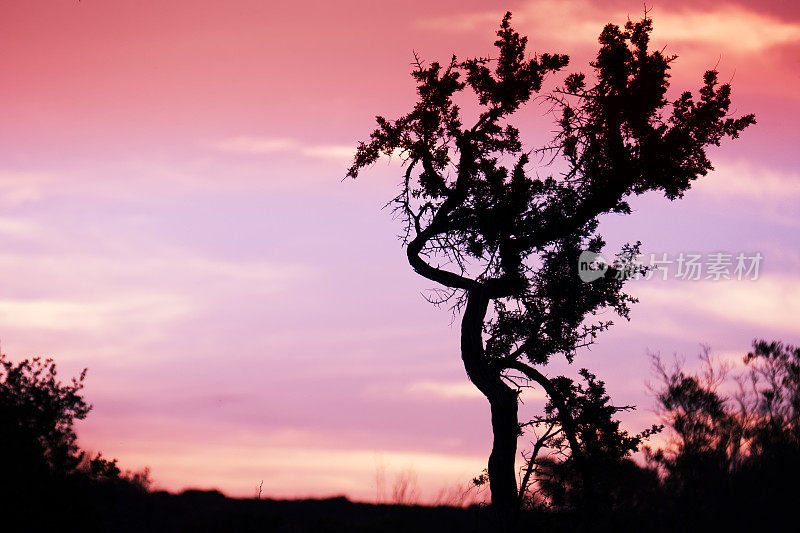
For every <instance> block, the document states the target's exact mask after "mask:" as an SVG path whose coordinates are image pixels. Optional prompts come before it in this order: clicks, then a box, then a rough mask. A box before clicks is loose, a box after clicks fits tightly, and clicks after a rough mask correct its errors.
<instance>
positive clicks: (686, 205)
mask: <svg viewBox="0 0 800 533" xmlns="http://www.w3.org/2000/svg"><path fill="white" fill-rule="evenodd" d="M648 9H651V11H650V16H651V17H652V18H653V20H654V25H655V31H654V42H653V46H654V48H658V49H662V48H664V49H665V53H674V54H678V56H679V59H678V60H677V61H676V63H675V64H674V69H673V78H672V83H673V88H674V89H675V90H676V91H677V90H685V89H692V90H696V89H697V88H698V87H699V84H700V81H701V77H702V73H703V71H704V70H705V69H707V68H713V67H715V66H716V68H717V69H718V70H719V72H720V79H721V80H723V81H726V82H727V81H731V82H732V84H733V87H734V90H733V100H734V105H733V106H732V107H733V111H734V112H735V113H736V114H737V115H738V114H743V113H750V112H752V113H755V114H756V118H757V120H758V124H757V125H756V126H754V127H751V128H749V129H748V130H746V131H745V132H744V133H743V135H742V138H741V139H739V140H737V141H734V142H728V143H725V144H723V146H722V147H721V148H719V149H716V148H715V149H714V150H712V151H711V155H712V161H713V162H714V164H715V167H716V169H717V170H716V172H714V173H713V174H712V175H710V176H708V177H707V178H705V179H702V180H701V181H699V182H698V183H697V185H696V187H694V188H693V189H692V190H691V191H689V193H688V194H687V195H686V197H685V198H684V199H682V200H680V201H675V202H668V201H667V200H665V199H664V198H663V197H658V196H657V195H653V196H645V197H642V198H639V199H637V200H635V201H634V202H633V207H634V209H635V212H634V214H633V215H631V216H628V217H607V218H605V219H604V220H603V225H602V226H601V232H602V233H603V234H604V235H605V236H606V238H607V240H608V242H609V245H610V249H611V250H613V249H614V248H615V247H618V246H619V245H620V244H621V243H623V242H628V241H636V240H641V241H642V242H643V248H644V249H645V250H646V251H647V252H648V253H649V252H654V253H658V254H662V253H667V254H669V256H672V257H674V256H677V255H678V254H679V253H681V252H684V253H701V254H710V253H715V252H724V253H730V254H734V255H735V254H738V253H740V252H743V253H746V254H748V255H752V254H754V253H756V252H758V253H760V254H761V255H762V256H763V257H764V259H763V261H762V263H761V268H760V272H759V274H760V275H759V278H758V279H757V280H755V281H753V280H742V281H739V280H729V281H711V280H708V281H705V280H703V281H685V280H679V279H678V280H676V279H672V280H670V281H666V282H665V281H658V280H652V281H632V282H630V285H629V289H630V292H632V293H633V294H634V295H637V296H639V297H640V299H641V302H640V303H638V304H636V305H635V306H634V308H633V311H632V313H631V320H630V322H629V323H624V320H619V321H618V324H617V325H615V327H614V328H612V330H611V331H610V332H608V333H606V334H605V335H604V336H602V337H601V338H600V339H599V343H598V344H597V345H596V346H594V347H592V349H591V350H585V351H583V352H581V353H579V355H578V357H577V358H576V361H575V365H574V367H572V368H570V367H567V366H566V365H564V364H561V363H560V362H558V363H557V364H555V365H554V366H553V367H552V368H550V369H549V370H548V374H549V375H556V374H557V373H563V372H567V373H569V374H570V375H572V374H575V373H576V372H577V370H578V369H579V368H581V367H584V366H585V367H588V368H590V369H592V370H593V371H594V372H596V373H597V374H598V376H599V377H600V378H602V379H605V380H606V382H607V384H608V388H609V391H610V393H611V395H612V397H613V398H614V401H615V403H618V404H636V405H638V406H639V410H638V411H636V412H635V413H633V414H629V415H626V416H625V417H624V421H625V423H626V427H629V428H630V429H632V430H639V429H642V428H644V427H645V426H647V425H649V424H651V423H653V422H654V421H656V419H655V415H654V414H653V412H652V411H651V409H652V407H653V399H652V398H651V397H649V396H648V395H647V394H646V387H645V383H646V381H647V380H648V377H649V370H648V358H647V352H648V350H649V351H654V352H661V353H662V354H664V355H666V356H671V355H672V354H673V353H677V354H683V355H685V356H687V357H688V358H690V359H691V358H692V357H693V356H694V354H695V353H697V352H698V350H699V344H700V343H707V344H709V345H711V347H712V349H713V350H714V352H715V353H717V354H719V355H720V356H721V357H723V358H726V359H729V360H731V361H736V360H738V359H739V358H740V357H741V356H742V355H743V354H744V353H746V351H747V349H748V348H749V346H750V342H751V340H752V339H753V338H756V337H764V338H768V339H773V338H774V339H782V340H784V341H786V342H790V343H795V344H797V343H800V320H798V318H800V246H798V245H800V238H798V232H800V207H798V206H799V205H800V170H798V162H800V156H799V155H798V150H799V148H798V147H800V133H799V132H800V130H799V129H798V127H797V124H798V123H800V5H798V4H797V3H796V2H791V1H785V2H782V1H778V0H772V1H758V2H756V1H749V2H744V1H743V2H719V1H705V0H692V1H685V0H672V1H670V2H653V3H652V5H651V4H648ZM506 10H510V11H512V12H513V13H514V18H513V22H514V25H515V27H516V28H517V29H518V30H519V31H520V32H521V33H523V34H527V35H529V37H530V50H531V51H532V52H560V53H567V54H569V55H570V57H571V64H570V67H569V68H568V71H572V70H582V71H585V70H587V68H588V61H589V60H590V59H591V57H592V55H593V54H594V53H595V52H596V42H597V41H596V39H597V35H598V34H599V32H600V30H601V29H602V27H603V25H604V24H605V23H607V22H612V21H613V22H615V23H620V24H622V23H624V22H625V21H626V20H627V18H628V16H630V17H631V18H636V17H640V16H641V14H642V4H641V2H639V1H636V2H633V1H629V2H622V1H606V2H590V1H589V0H585V1H583V0H566V1H557V0H548V1H508V2H503V3H500V2H489V1H481V2H478V1H472V0H470V1H454V0H453V1H451V0H448V1H443V2H429V1H427V2H422V1H410V2H367V1H345V2H331V1H326V2H321V1H320V2H316V1H314V2H304V3H290V2H271V1H266V0H261V1H256V0H226V1H222V0H217V1H211V0H191V1H190V0H157V1H156V0H83V1H82V2H78V1H77V0H0V49H1V50H2V53H0V80H1V81H2V83H0V113H2V120H0V342H1V343H2V351H3V352H4V353H6V354H7V355H8V356H9V357H10V358H11V359H13V360H19V359H22V358H24V357H27V356H32V355H43V356H51V357H53V358H54V359H55V360H56V362H57V363H58V365H59V368H60V369H61V372H62V375H63V376H64V377H65V378H66V377H68V376H70V375H74V374H76V373H77V372H79V371H80V369H82V368H84V367H88V368H89V373H88V378H87V383H88V384H87V387H86V396H87V398H88V399H89V401H90V402H91V403H92V404H94V410H93V412H92V413H91V414H90V416H89V418H88V419H87V420H86V421H85V422H81V423H80V424H79V425H78V428H77V430H78V434H79V436H80V441H81V444H82V446H84V447H86V448H87V449H90V450H102V452H103V454H104V455H105V456H107V457H116V458H118V459H119V460H120V463H121V465H122V466H123V467H125V468H130V469H138V468H141V467H144V466H149V467H150V468H151V470H152V476H153V478H154V480H155V483H156V485H157V486H158V487H161V488H165V489H169V490H180V489H183V488H186V487H202V488H219V489H221V490H223V491H224V492H226V493H227V494H229V495H232V496H252V495H253V493H254V490H255V487H256V486H257V485H258V484H259V482H260V481H261V480H263V493H264V494H265V495H267V496H275V497H299V496H330V495H338V494H344V495H347V496H349V497H352V498H355V499H361V500H374V499H375V498H376V494H377V491H378V487H376V472H384V471H385V473H386V476H387V484H388V485H389V490H390V488H391V480H392V479H393V477H394V476H395V475H397V473H399V472H401V471H403V470H406V469H409V468H413V470H414V472H415V473H416V475H417V476H418V478H419V489H420V491H421V493H422V497H423V499H429V500H430V499H432V498H434V496H435V494H436V493H438V491H439V490H440V489H442V488H445V487H452V486H455V485H457V484H463V483H464V482H466V481H468V480H469V479H470V478H472V477H474V476H475V475H477V474H478V473H479V472H480V471H481V470H482V469H483V468H484V467H485V463H486V458H487V457H488V452H489V448H490V443H491V435H490V428H489V423H488V420H489V412H488V403H487V402H486V401H485V400H484V399H483V398H482V397H481V396H480V394H479V393H478V392H477V390H475V389H473V388H472V386H471V385H470V384H469V382H468V381H467V378H466V375H465V372H464V370H463V367H462V365H461V360H460V357H459V352H458V327H457V324H458V321H457V320H456V321H455V322H453V319H452V316H451V315H450V314H449V313H448V312H447V311H446V310H437V309H435V308H433V307H432V306H431V305H429V304H428V303H427V302H426V301H425V300H424V298H423V296H422V295H423V293H424V291H425V290H426V289H429V288H431V287H432V285H431V284H430V283H429V282H427V281H426V280H424V279H422V278H420V277H419V276H417V275H416V274H414V273H413V271H412V270H411V269H410V267H409V266H408V265H407V263H406V261H405V256H404V251H403V249H402V247H401V243H400V242H399V240H398V239H397V238H396V236H397V234H398V232H399V230H400V227H399V225H398V223H397V222H396V221H394V220H392V217H391V213H390V212H389V210H387V209H382V207H383V205H384V204H385V203H386V202H387V201H388V200H390V199H391V198H392V197H393V196H394V191H395V186H396V185H397V183H398V182H399V180H400V167H399V165H398V163H397V162H396V161H395V162H389V161H383V162H380V163H378V164H377V165H376V166H375V167H374V168H373V169H371V170H369V171H367V172H365V173H364V174H363V176H362V177H361V178H359V180H358V181H342V177H343V176H344V172H345V170H346V168H347V166H348V163H349V160H350V158H351V157H352V154H353V151H354V147H355V145H356V143H357V141H359V140H362V139H364V138H365V137H366V136H367V134H368V133H369V131H371V129H372V127H373V124H374V117H375V115H377V114H381V115H385V116H387V117H396V116H398V115H400V114H401V113H404V112H406V111H407V110H408V109H409V107H410V106H411V105H412V103H413V101H414V96H415V93H414V84H413V81H412V80H411V78H410V76H409V71H410V68H411V66H410V62H411V60H412V58H413V53H414V51H416V52H417V53H419V54H420V55H421V56H422V57H423V58H425V59H427V60H437V59H438V60H445V61H446V60H448V59H449V57H450V55H451V54H452V53H456V54H457V55H458V56H459V57H468V56H476V55H477V56H486V55H490V54H491V53H492V48H493V47H492V45H491V43H492V42H493V41H494V37H495V36H494V31H495V28H496V27H497V25H498V23H499V20H500V19H501V17H502V15H503V13H504V12H505V11H506ZM548 87H552V84H551V85H549V86H548ZM546 111H547V109H546V108H545V107H544V106H542V105H539V104H531V105H529V106H528V107H527V108H526V109H525V110H524V111H523V112H521V113H520V114H519V117H518V119H517V122H516V124H517V125H518V126H519V127H520V128H521V129H522V130H523V133H524V135H525V138H526V139H528V140H530V141H532V142H536V141H537V140H538V141H539V142H541V141H543V140H545V139H547V138H548V135H549V133H550V128H551V126H550V125H549V124H548V122H547V120H548V118H547V117H546V116H545V113H546ZM539 171H540V173H546V172H547V169H546V168H543V169H540V170H539ZM528 398H529V400H528V401H527V403H526V407H525V411H526V412H528V411H535V409H536V407H537V406H540V405H541V402H542V400H541V395H537V393H536V391H533V392H532V393H531V394H530V395H529V397H528ZM521 444H524V441H523V442H521Z"/></svg>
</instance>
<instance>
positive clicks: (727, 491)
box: [649, 340, 800, 529]
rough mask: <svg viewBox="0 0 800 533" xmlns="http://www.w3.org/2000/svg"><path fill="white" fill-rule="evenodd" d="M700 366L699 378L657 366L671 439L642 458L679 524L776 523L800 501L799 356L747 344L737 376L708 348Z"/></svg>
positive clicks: (657, 361)
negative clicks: (658, 474) (657, 472)
mask: <svg viewBox="0 0 800 533" xmlns="http://www.w3.org/2000/svg"><path fill="white" fill-rule="evenodd" d="M700 359H701V361H702V362H703V368H702V370H701V371H699V372H696V373H688V372H686V371H685V370H684V369H683V367H682V364H680V363H678V362H676V363H675V364H674V365H673V366H672V367H667V366H666V365H665V364H664V362H663V361H662V360H661V358H660V357H658V356H654V368H655V369H656V373H657V375H658V377H659V386H658V387H656V388H655V389H654V390H655V392H656V399H657V402H658V408H659V411H660V412H661V415H662V417H663V419H664V421H665V423H666V424H667V425H668V426H669V427H670V428H671V429H672V432H673V439H672V441H671V442H670V443H669V445H668V446H667V447H665V448H664V449H660V450H657V451H653V450H649V456H650V459H651V460H652V461H653V463H654V464H656V465H658V466H659V467H660V468H661V469H662V470H663V472H664V474H665V477H664V480H663V483H664V492H665V499H666V500H668V501H669V502H670V504H671V507H672V511H673V515H674V516H675V517H676V519H678V520H681V521H682V522H683V523H684V524H694V525H695V526H698V527H699V526H703V527H709V526H714V527H719V526H720V525H721V522H722V521H725V520H727V521H729V524H728V525H729V526H730V527H733V528H735V529H738V528H741V527H742V526H744V525H752V526H758V527H760V528H763V527H766V526H769V524H771V523H773V522H775V523H777V522H779V521H780V520H781V519H783V518H786V517H787V515H788V514H789V513H790V512H791V510H792V509H793V507H794V506H795V505H796V502H797V499H798V498H800V489H799V488H798V485H797V479H799V478H800V348H798V347H794V346H787V345H784V344H783V343H781V342H777V341H776V342H767V341H763V340H757V341H754V342H753V350H752V351H751V352H750V353H749V354H747V355H746V356H745V357H744V358H743V362H744V364H745V370H744V372H743V373H741V374H739V375H736V376H731V375H730V372H731V368H730V365H725V364H722V363H720V362H719V361H715V360H714V359H713V358H712V357H711V355H710V350H709V349H708V348H707V347H704V350H703V353H702V354H701V356H700ZM734 383H735V384H736V385H738V387H736V388H733V387H731V385H733V384H734ZM732 388H733V390H734V391H735V392H729V391H730V390H731V389H732ZM721 517H724V518H721Z"/></svg>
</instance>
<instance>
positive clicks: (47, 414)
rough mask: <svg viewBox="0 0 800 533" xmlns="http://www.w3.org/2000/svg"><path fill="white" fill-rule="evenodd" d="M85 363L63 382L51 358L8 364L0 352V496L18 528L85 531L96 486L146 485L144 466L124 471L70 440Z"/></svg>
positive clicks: (81, 403) (82, 413) (82, 410)
mask: <svg viewBox="0 0 800 533" xmlns="http://www.w3.org/2000/svg"><path fill="white" fill-rule="evenodd" d="M85 378H86V370H84V371H83V372H81V373H80V375H79V376H78V377H75V378H72V379H71V380H70V381H69V382H68V383H66V384H65V383H62V382H61V381H59V379H58V373H57V369H56V364H55V363H54V362H53V360H52V359H42V358H38V357H37V358H33V359H25V360H23V361H20V362H19V363H14V362H12V361H10V360H8V358H7V357H6V356H5V355H2V354H0V435H2V438H0V457H1V458H2V468H0V500H1V501H2V503H3V506H4V508H5V509H6V510H7V511H6V513H5V515H4V516H5V518H6V520H8V521H10V522H12V523H13V521H14V520H16V521H17V522H19V523H24V524H25V526H24V527H23V528H21V529H20V531H38V530H51V529H53V528H56V527H57V528H58V529H60V530H65V529H66V530H84V531H85V530H89V529H91V519H92V514H93V509H92V507H93V494H94V491H95V490H96V489H97V488H98V487H99V486H100V485H102V486H103V490H111V489H112V488H114V486H116V488H119V487H120V486H126V487H130V488H136V489H146V488H147V486H148V484H149V479H148V478H147V471H144V472H143V473H138V474H128V475H123V474H122V473H121V471H120V469H119V467H118V466H117V461H116V460H111V461H109V460H107V459H105V458H104V457H103V456H102V454H100V453H98V454H97V455H96V456H94V457H90V456H89V455H88V454H87V453H86V452H85V451H82V450H81V449H80V448H79V447H78V445H77V435H76V433H75V428H74V425H75V422H76V421H78V420H83V419H85V418H86V416H87V415H88V414H89V412H90V411H91V405H89V404H87V403H86V401H85V400H84V398H83V396H82V394H81V391H82V389H83V387H84V380H85Z"/></svg>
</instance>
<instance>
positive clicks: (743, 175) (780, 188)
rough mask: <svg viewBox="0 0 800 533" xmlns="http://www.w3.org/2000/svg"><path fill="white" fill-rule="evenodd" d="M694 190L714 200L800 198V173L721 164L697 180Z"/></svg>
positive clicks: (787, 199) (792, 200) (745, 164)
mask: <svg viewBox="0 0 800 533" xmlns="http://www.w3.org/2000/svg"><path fill="white" fill-rule="evenodd" d="M693 190H695V191H697V192H699V193H701V194H703V195H706V196H709V197H712V198H730V197H734V198H748V199H749V200H754V201H760V200H768V201H775V200H779V201H791V202H796V201H797V200H798V199H800V174H798V173H797V172H790V171H786V170H779V169H771V168H767V167H758V166H755V165H753V164H752V163H749V162H746V161H734V162H722V163H717V164H716V165H715V170H714V172H712V173H711V174H709V175H708V176H706V177H703V178H701V179H700V180H698V182H697V185H695V186H694V187H693Z"/></svg>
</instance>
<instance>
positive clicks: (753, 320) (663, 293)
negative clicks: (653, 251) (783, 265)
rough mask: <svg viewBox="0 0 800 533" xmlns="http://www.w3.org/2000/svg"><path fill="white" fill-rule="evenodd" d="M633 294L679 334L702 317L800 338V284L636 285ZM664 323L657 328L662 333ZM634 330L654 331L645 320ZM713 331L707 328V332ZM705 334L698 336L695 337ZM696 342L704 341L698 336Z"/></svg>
mask: <svg viewBox="0 0 800 533" xmlns="http://www.w3.org/2000/svg"><path fill="white" fill-rule="evenodd" d="M631 292H632V293H633V294H634V295H635V296H637V297H638V298H640V299H641V301H643V302H647V304H648V306H649V307H650V308H652V309H658V310H659V311H658V312H659V315H660V317H672V319H673V320H674V325H675V327H676V328H678V329H679V330H680V329H682V330H684V331H685V330H687V329H689V330H691V329H693V328H695V327H697V325H698V322H697V317H698V316H699V317H704V318H711V319H717V320H721V321H724V322H727V323H729V324H739V325H746V326H750V327H751V328H752V329H754V330H763V331H782V332H787V333H790V334H793V335H798V334H800V325H798V322H797V317H799V316H800V278H797V277H788V276H770V277H768V276H762V277H761V278H760V279H758V280H755V281H752V280H751V281H716V282H714V281H698V282H692V281H674V282H670V283H665V284H660V283H647V282H642V283H641V284H638V285H634V284H631ZM660 323H661V319H660V318H659V320H658V321H657V323H656V324H653V326H655V327H660ZM632 324H633V325H634V327H636V328H639V327H642V328H649V327H650V325H649V324H648V321H647V320H642V319H639V320H638V321H637V322H635V323H632ZM700 326H701V327H707V323H706V325H705V326H704V325H703V324H700ZM701 333H702V332H696V331H695V332H694V333H693V335H697V334H701ZM695 338H698V337H696V336H695ZM699 338H702V337H699Z"/></svg>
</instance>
